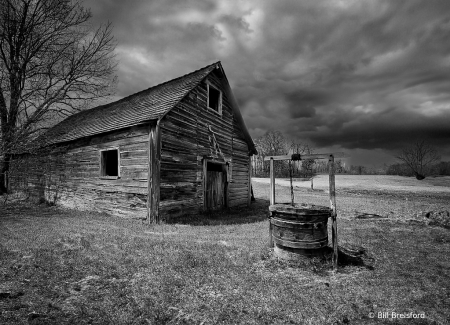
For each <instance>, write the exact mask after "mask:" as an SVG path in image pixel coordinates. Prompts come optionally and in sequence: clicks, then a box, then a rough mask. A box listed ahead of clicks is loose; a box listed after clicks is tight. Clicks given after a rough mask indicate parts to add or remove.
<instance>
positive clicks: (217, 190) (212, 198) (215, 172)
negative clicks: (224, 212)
mask: <svg viewBox="0 0 450 325" xmlns="http://www.w3.org/2000/svg"><path fill="white" fill-rule="evenodd" d="M225 182H226V174H225V173H224V171H223V168H222V165H218V164H211V163H208V164H207V168H206V186H205V207H206V209H207V210H220V209H223V208H224V207H225V195H226V193H225V189H226V187H225Z"/></svg>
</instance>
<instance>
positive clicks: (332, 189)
mask: <svg viewBox="0 0 450 325" xmlns="http://www.w3.org/2000/svg"><path fill="white" fill-rule="evenodd" d="M345 157H347V156H346V155H345V154H343V153H340V152H339V153H323V154H309V155H300V154H292V155H282V156H267V157H265V158H264V161H270V205H274V204H275V169H274V161H275V160H291V161H297V160H305V159H328V162H329V163H328V174H329V188H330V208H331V220H332V225H331V237H332V238H331V241H332V245H333V258H332V261H333V270H334V271H336V270H337V264H338V236H337V213H336V180H335V166H334V158H345ZM269 245H270V247H273V246H274V243H273V238H272V224H271V223H270V222H269Z"/></svg>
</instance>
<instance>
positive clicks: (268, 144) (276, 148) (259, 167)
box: [254, 130, 288, 176]
mask: <svg viewBox="0 0 450 325" xmlns="http://www.w3.org/2000/svg"><path fill="white" fill-rule="evenodd" d="M255 146H256V150H258V157H257V158H255V159H254V165H255V167H256V170H255V173H254V174H255V175H261V176H262V175H267V174H268V173H269V164H268V162H264V157H267V156H277V155H285V154H287V151H288V149H287V147H288V146H287V141H286V138H285V137H284V135H283V134H282V133H281V132H280V131H276V130H269V131H267V132H266V133H265V134H264V135H263V136H261V137H259V138H257V139H255ZM275 169H276V172H277V174H278V175H281V173H282V171H283V165H282V164H278V163H277V164H275Z"/></svg>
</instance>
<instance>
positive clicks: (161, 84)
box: [74, 61, 221, 115]
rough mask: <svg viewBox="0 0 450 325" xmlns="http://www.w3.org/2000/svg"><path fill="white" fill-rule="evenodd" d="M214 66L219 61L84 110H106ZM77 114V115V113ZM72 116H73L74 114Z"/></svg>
mask: <svg viewBox="0 0 450 325" xmlns="http://www.w3.org/2000/svg"><path fill="white" fill-rule="evenodd" d="M216 64H221V63H220V61H217V62H215V63H212V64H209V65H207V66H205V67H203V68H200V69H197V70H195V71H192V72H189V73H186V74H184V75H182V76H179V77H177V78H173V79H170V80H166V81H164V82H162V83H159V84H156V85H154V86H151V87H149V88H147V89H143V90H141V91H138V92H137V93H133V94H130V95H128V96H126V97H123V98H121V99H119V100H116V101H114V102H111V103H108V104H104V105H99V106H96V107H92V108H90V109H87V110H85V111H89V110H91V109H95V108H98V107H105V108H106V107H108V106H109V105H112V104H116V103H119V102H121V101H127V100H130V97H134V96H136V97H138V96H139V95H140V94H142V93H145V92H146V91H149V90H152V89H155V88H156V87H160V86H163V85H166V84H168V83H169V82H173V81H176V80H179V79H182V78H186V77H187V76H189V75H192V74H195V73H198V72H200V71H201V70H205V69H207V68H210V67H212V66H214V65H216ZM82 112H84V111H82ZM80 113H81V112H80ZM77 114H78V113H77ZM74 115H75V114H74Z"/></svg>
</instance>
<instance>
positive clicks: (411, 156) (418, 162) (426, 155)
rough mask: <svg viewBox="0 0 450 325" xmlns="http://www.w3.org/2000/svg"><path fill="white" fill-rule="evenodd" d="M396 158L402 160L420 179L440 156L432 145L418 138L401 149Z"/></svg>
mask: <svg viewBox="0 0 450 325" xmlns="http://www.w3.org/2000/svg"><path fill="white" fill-rule="evenodd" d="M397 159H399V160H401V161H402V162H404V163H405V164H406V165H407V166H408V167H409V168H410V169H411V170H412V171H413V173H414V175H416V178H417V179H418V180H422V179H424V178H425V176H426V174H427V173H428V171H429V168H430V167H431V166H432V165H433V164H435V163H436V162H438V161H439V160H440V156H439V154H438V152H437V151H436V149H435V148H434V147H433V146H432V145H430V144H429V143H427V142H426V141H425V140H420V141H416V142H415V143H414V144H412V145H410V146H408V147H406V148H405V149H403V151H402V152H401V154H400V155H399V156H397Z"/></svg>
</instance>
